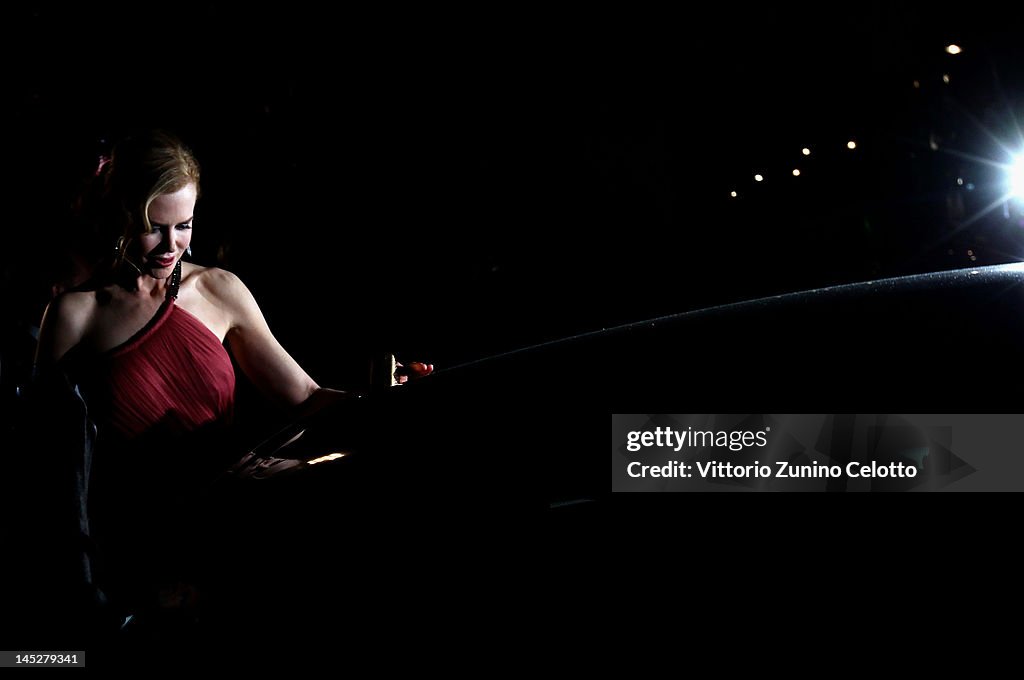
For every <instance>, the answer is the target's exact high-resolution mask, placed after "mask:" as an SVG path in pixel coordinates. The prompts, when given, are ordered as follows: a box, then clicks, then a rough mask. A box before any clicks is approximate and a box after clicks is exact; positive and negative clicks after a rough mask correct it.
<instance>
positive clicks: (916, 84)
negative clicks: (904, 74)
mask: <svg viewBox="0 0 1024 680" xmlns="http://www.w3.org/2000/svg"><path fill="white" fill-rule="evenodd" d="M914 89H915V90H920V89H921V81H920V80H915V81H914Z"/></svg>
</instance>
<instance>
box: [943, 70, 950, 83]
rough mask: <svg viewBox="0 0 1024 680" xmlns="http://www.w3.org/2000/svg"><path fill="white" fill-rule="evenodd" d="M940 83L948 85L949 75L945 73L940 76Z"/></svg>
mask: <svg viewBox="0 0 1024 680" xmlns="http://www.w3.org/2000/svg"><path fill="white" fill-rule="evenodd" d="M942 82H944V83H945V84H946V85H949V75H948V74H946V73H943V74H942Z"/></svg>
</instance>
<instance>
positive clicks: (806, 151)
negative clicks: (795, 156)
mask: <svg viewBox="0 0 1024 680" xmlns="http://www.w3.org/2000/svg"><path fill="white" fill-rule="evenodd" d="M800 153H802V154H803V155H805V156H810V155H811V150H810V149H808V148H807V147H806V146H805V147H804V148H802V149H800Z"/></svg>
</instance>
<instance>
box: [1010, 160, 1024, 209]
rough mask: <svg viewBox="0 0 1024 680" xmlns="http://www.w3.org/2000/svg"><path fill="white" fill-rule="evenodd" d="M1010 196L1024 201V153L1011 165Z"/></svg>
mask: <svg viewBox="0 0 1024 680" xmlns="http://www.w3.org/2000/svg"><path fill="white" fill-rule="evenodd" d="M1010 196H1012V197H1013V198H1015V199H1017V200H1018V201H1024V153H1021V154H1018V155H1017V157H1016V158H1014V159H1013V163H1012V164H1011V165H1010Z"/></svg>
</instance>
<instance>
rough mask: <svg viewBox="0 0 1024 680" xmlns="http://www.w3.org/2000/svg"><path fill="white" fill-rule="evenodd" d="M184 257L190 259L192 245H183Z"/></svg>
mask: <svg viewBox="0 0 1024 680" xmlns="http://www.w3.org/2000/svg"><path fill="white" fill-rule="evenodd" d="M185 257H187V258H189V259H192V246H186V247H185Z"/></svg>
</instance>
